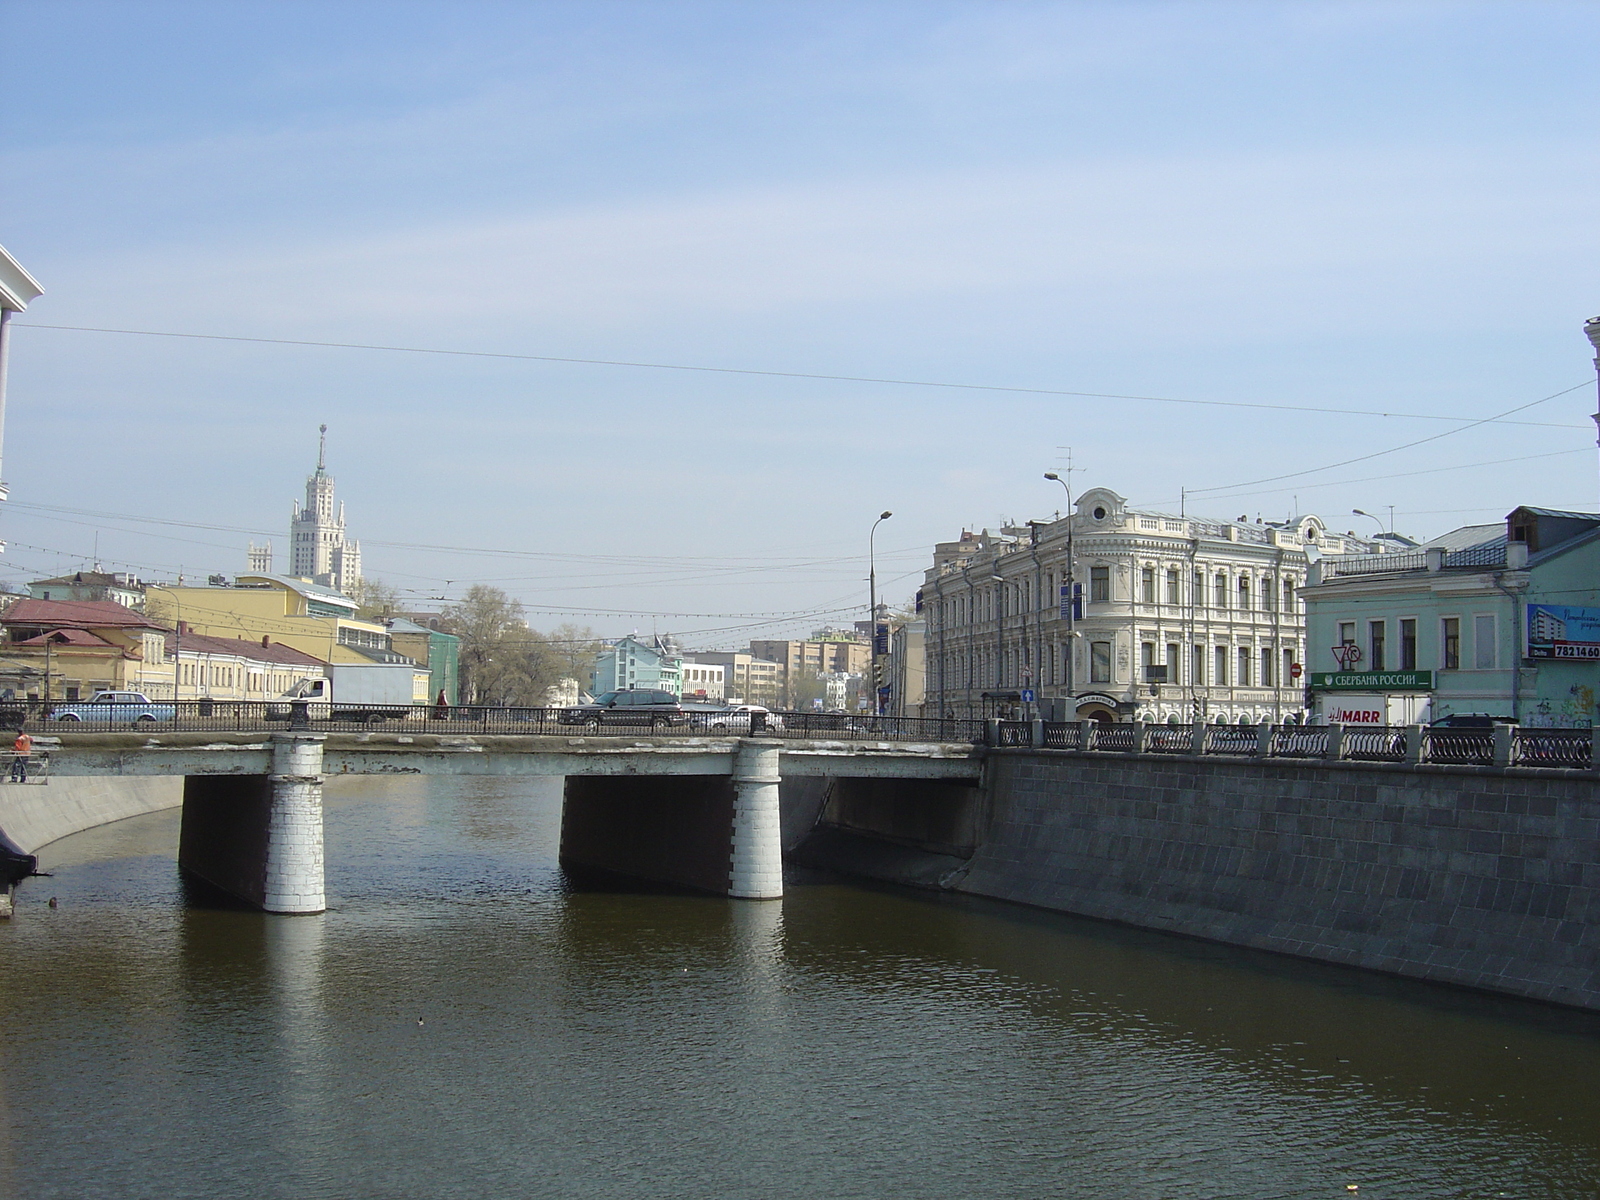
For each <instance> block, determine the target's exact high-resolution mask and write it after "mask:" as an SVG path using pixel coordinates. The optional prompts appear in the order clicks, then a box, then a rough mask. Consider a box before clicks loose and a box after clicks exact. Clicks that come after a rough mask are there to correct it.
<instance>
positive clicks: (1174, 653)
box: [1167, 642, 1181, 683]
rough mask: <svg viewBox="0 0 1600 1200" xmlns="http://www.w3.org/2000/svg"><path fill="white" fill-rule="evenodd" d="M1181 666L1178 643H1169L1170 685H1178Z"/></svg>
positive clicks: (1168, 679) (1168, 675) (1168, 669)
mask: <svg viewBox="0 0 1600 1200" xmlns="http://www.w3.org/2000/svg"><path fill="white" fill-rule="evenodd" d="M1180 665H1181V664H1180V663H1179V662H1178V643H1177V642H1168V643H1167V682H1168V683H1177V682H1178V667H1179V666H1180Z"/></svg>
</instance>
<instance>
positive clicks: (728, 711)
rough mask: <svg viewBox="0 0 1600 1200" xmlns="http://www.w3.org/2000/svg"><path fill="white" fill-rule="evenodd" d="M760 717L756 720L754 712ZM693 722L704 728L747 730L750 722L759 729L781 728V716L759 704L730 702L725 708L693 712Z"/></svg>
mask: <svg viewBox="0 0 1600 1200" xmlns="http://www.w3.org/2000/svg"><path fill="white" fill-rule="evenodd" d="M758 713H759V714H760V717H761V719H760V720H759V721H757V720H756V714H758ZM695 723H696V725H697V726H700V727H702V728H705V729H718V730H721V729H740V730H744V731H746V732H748V731H749V729H750V727H751V725H752V724H754V725H756V726H758V727H759V728H761V729H782V728H783V718H782V717H780V716H779V715H778V714H777V713H775V712H772V711H771V710H770V709H767V708H764V707H763V706H761V705H759V704H731V705H729V706H728V707H727V708H713V709H709V710H707V711H705V712H702V713H697V714H695Z"/></svg>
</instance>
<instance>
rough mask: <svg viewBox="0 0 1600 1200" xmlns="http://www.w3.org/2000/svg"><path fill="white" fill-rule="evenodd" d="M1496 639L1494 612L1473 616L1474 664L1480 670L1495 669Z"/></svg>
mask: <svg viewBox="0 0 1600 1200" xmlns="http://www.w3.org/2000/svg"><path fill="white" fill-rule="evenodd" d="M1494 641H1495V639H1494V614H1493V613H1478V614H1477V615H1476V616H1474V617H1473V618H1472V665H1473V666H1474V667H1476V668H1477V669H1478V670H1480V671H1492V670H1494V667H1495V645H1494Z"/></svg>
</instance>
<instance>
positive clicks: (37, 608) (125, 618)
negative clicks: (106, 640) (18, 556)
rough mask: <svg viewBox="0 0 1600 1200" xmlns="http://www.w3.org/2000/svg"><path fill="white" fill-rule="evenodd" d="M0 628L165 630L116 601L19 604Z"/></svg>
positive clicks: (25, 601)
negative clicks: (31, 626)
mask: <svg viewBox="0 0 1600 1200" xmlns="http://www.w3.org/2000/svg"><path fill="white" fill-rule="evenodd" d="M0 625H6V626H12V625H24V626H26V625H33V626H38V627H41V628H44V629H61V628H68V627H71V628H75V629H164V628H166V626H164V625H161V624H159V623H157V622H155V621H152V620H151V619H150V618H149V617H147V616H145V615H144V614H143V613H138V612H134V611H133V609H131V608H128V607H127V606H125V605H122V604H118V603H117V602H116V601H115V600H33V599H23V600H18V601H17V602H16V603H14V604H13V605H12V606H11V607H10V608H8V609H6V611H5V613H4V615H0Z"/></svg>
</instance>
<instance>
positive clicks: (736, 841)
mask: <svg viewBox="0 0 1600 1200" xmlns="http://www.w3.org/2000/svg"><path fill="white" fill-rule="evenodd" d="M782 746H783V743H782V742H779V741H776V740H769V739H758V738H741V739H739V747H738V749H737V750H736V751H735V752H734V756H733V789H734V801H733V849H732V855H731V858H732V862H731V865H730V867H729V871H728V895H730V896H737V897H739V898H741V899H745V900H778V899H782V897H783V826H782V819H781V815H780V812H779V808H778V785H779V784H780V783H782V782H783V779H782V776H781V775H780V774H779V771H778V756H779V753H780V751H781V749H782Z"/></svg>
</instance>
